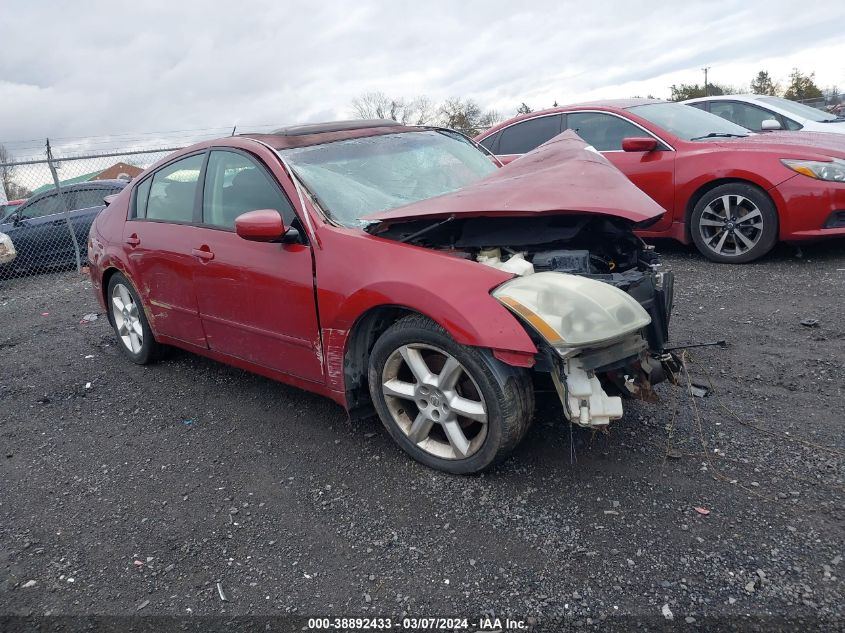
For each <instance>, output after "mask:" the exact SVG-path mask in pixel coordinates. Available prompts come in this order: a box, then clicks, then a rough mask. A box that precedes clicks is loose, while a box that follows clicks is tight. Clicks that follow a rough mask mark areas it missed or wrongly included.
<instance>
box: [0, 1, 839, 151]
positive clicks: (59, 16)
mask: <svg viewBox="0 0 845 633" xmlns="http://www.w3.org/2000/svg"><path fill="white" fill-rule="evenodd" d="M116 7H122V8H117V9H116ZM2 11H3V14H4V15H3V18H4V19H3V23H4V38H3V39H4V45H3V55H2V56H0V140H6V141H18V140H21V139H42V138H44V137H46V136H50V137H54V138H58V139H66V138H67V137H84V136H102V135H107V134H119V133H141V132H150V131H163V130H197V129H208V128H215V129H224V128H231V126H233V125H235V124H238V125H241V126H245V127H250V126H255V125H260V124H278V125H282V124H286V123H294V122H299V121H314V120H318V119H325V118H342V117H347V116H349V115H350V102H351V101H352V99H353V98H354V97H356V96H358V95H360V94H361V93H363V92H367V91H372V90H382V91H384V92H386V93H388V94H392V95H397V96H399V95H404V96H413V95H418V94H426V95H428V96H430V97H431V98H432V99H434V100H440V99H443V98H446V97H450V96H468V97H472V98H474V99H476V100H477V101H479V102H480V103H481V104H483V105H484V106H487V107H493V108H496V109H498V110H500V111H501V112H502V114H504V115H510V114H512V113H513V110H514V109H515V108H516V106H517V105H518V104H519V103H520V102H521V101H527V102H528V103H530V104H532V105H534V106H535V107H542V106H547V105H550V104H551V102H552V101H554V100H557V101H558V102H560V103H566V102H571V101H577V100H581V99H582V98H587V97H595V96H604V97H611V96H620V97H627V96H631V95H632V94H646V93H648V92H651V93H652V94H656V95H658V96H665V95H667V94H668V86H669V84H670V83H676V82H680V81H684V82H696V81H701V78H702V75H701V72H700V68H701V67H702V66H705V65H706V66H710V67H711V73H712V74H711V77H712V78H713V79H714V80H716V81H723V82H724V81H727V82H728V83H747V81H748V80H749V79H750V76H748V73H749V72H755V71H756V70H757V69H758V68H763V67H766V66H765V65H764V64H765V63H766V62H767V61H768V62H776V63H778V64H780V65H781V66H782V67H777V68H775V67H768V69H769V70H770V72H772V74H773V75H775V76H779V77H782V78H785V76H786V74H788V72H789V70H790V68H791V66H789V64H792V63H797V62H795V61H794V60H802V64H806V65H804V67H803V70H805V71H813V70H815V71H816V72H817V78H818V80H819V82H820V83H821V84H822V85H827V84H834V83H836V84H839V85H843V84H845V73H843V66H842V63H841V60H842V59H843V58H845V46H843V45H842V44H839V43H838V41H839V39H841V25H842V24H843V23H845V5H842V3H840V2H832V1H831V2H825V1H817V2H814V3H810V4H808V5H806V6H802V7H801V10H800V11H796V10H795V6H794V3H788V2H783V1H780V0H772V1H770V2H768V3H767V4H766V6H765V8H764V9H761V8H760V7H758V6H754V5H749V4H748V3H747V2H742V1H740V0H711V1H708V2H700V3H699V2H696V3H683V4H681V3H676V4H675V5H673V6H672V8H671V9H668V8H667V5H666V3H665V2H659V3H658V2H656V1H654V0H647V1H642V2H639V3H631V2H601V3H592V4H590V3H562V2H552V1H537V0H535V2H532V3H514V2H511V1H508V2H504V1H484V2H481V1H478V2H476V1H473V2H460V3H456V2H450V1H445V0H435V1H431V2H424V3H423V2H418V1H416V2H409V1H404V0H396V1H394V2H376V1H372V0H370V1H368V0H358V1H357V2H354V3H353V2H341V1H330V2H319V3H318V2H303V1H295V2H272V1H269V0H268V1H264V2H257V1H250V0H241V2H237V3H232V2H227V3H222V2H216V3H210V2H200V1H197V0H184V1H182V2H173V1H171V2H155V1H149V2H142V3H134V4H129V5H115V4H114V3H113V2H97V1H83V2H75V3H63V4H57V3H34V2H29V1H27V0H5V1H4V7H3V10H2ZM784 16H788V19H785V18H784ZM814 51H825V54H824V55H813V52H814ZM749 69H753V70H749ZM728 78H730V79H728ZM191 134H192V133H190V132H185V133H183V134H182V135H181V136H180V135H175V136H174V135H171V136H170V137H169V138H171V139H178V140H185V141H186V140H187V139H189V138H190V137H191ZM11 147H12V149H13V151H17V153H20V152H24V151H28V148H29V146H28V145H26V144H25V143H18V144H16V145H15V144H13V145H12V146H11ZM32 147H33V148H34V147H36V145H35V144H33V145H32Z"/></svg>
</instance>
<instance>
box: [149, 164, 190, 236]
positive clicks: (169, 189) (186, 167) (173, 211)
mask: <svg viewBox="0 0 845 633" xmlns="http://www.w3.org/2000/svg"><path fill="white" fill-rule="evenodd" d="M204 158H205V154H197V155H195V156H189V157H188V158H183V159H182V160H178V161H176V162H175V163H171V164H170V165H168V166H167V167H162V168H161V169H159V170H158V171H157V172H156V173H155V174H153V177H152V181H151V184H150V192H149V196H148V200H147V213H146V216H145V217H146V218H147V219H148V220H164V221H166V222H192V221H193V219H194V200H195V196H196V193H197V182H198V181H199V177H200V170H201V169H202V162H203V159H204Z"/></svg>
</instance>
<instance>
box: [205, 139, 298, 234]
mask: <svg viewBox="0 0 845 633" xmlns="http://www.w3.org/2000/svg"><path fill="white" fill-rule="evenodd" d="M205 174H206V175H205V190H204V192H203V205H202V217H203V224H209V225H211V226H219V227H221V228H227V229H231V228H234V226H235V218H237V217H238V216H239V215H241V214H242V213H246V212H247V211H256V210H257V209H274V210H276V211H278V212H279V213H281V214H282V218H284V221H285V224H288V225H290V224H291V223H292V222H293V219H294V212H293V208H292V207H291V205H290V202H288V199H287V198H286V197H285V195H284V194H283V193H282V192H281V190H280V188H279V186H278V184H276V183H275V182H274V180H273V179H272V178H271V176H270V175H269V174H268V173H267V171H266V170H265V169H264V168H263V167H261V166H260V165H258V164H257V163H256V162H255V161H254V160H252V159H251V158H249V157H247V156H244V155H243V154H240V153H238V152H227V151H223V150H215V151H212V152H211V156H210V157H209V159H208V166H207V167H206V171H205Z"/></svg>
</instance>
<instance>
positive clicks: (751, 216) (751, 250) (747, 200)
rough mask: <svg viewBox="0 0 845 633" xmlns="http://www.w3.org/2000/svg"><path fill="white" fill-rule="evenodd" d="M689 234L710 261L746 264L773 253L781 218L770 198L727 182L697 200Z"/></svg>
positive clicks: (744, 185)
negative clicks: (779, 218) (770, 252)
mask: <svg viewBox="0 0 845 633" xmlns="http://www.w3.org/2000/svg"><path fill="white" fill-rule="evenodd" d="M690 232H691V234H692V240H693V242H695V245H696V247H697V248H698V250H699V251H701V253H702V254H703V255H704V256H705V257H707V258H708V259H711V260H713V261H714V262H722V263H728V264H744V263H746V262H750V261H753V260H755V259H758V258H760V257H762V256H763V255H765V254H766V253H768V252H769V251H770V250H772V247H773V246H774V245H775V243H776V242H777V237H778V215H777V211H776V210H775V205H774V204H773V203H772V201H771V199H769V197H768V196H767V195H766V194H765V193H764V192H763V191H761V190H760V189H758V188H757V187H755V186H753V185H749V184H744V183H728V184H726V185H721V186H719V187H716V188H714V189H711V190H710V191H708V192H707V193H706V194H704V195H703V196H702V198H701V200H699V201H698V204H696V205H695V209H693V212H692V216H691V218H690Z"/></svg>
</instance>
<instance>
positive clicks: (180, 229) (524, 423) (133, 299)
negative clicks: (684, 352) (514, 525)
mask: <svg viewBox="0 0 845 633" xmlns="http://www.w3.org/2000/svg"><path fill="white" fill-rule="evenodd" d="M562 180H563V181H567V182H570V183H571V186H570V187H568V188H566V189H561V187H560V185H559V183H560V182H561V181H562ZM108 202H109V206H108V207H107V208H106V209H105V210H104V211H103V212H102V213H100V215H99V216H98V217H97V219H96V221H95V222H94V225H93V226H92V228H91V234H90V239H89V262H90V274H91V279H92V281H93V285H94V289H95V293H96V296H97V298H98V300H99V301H100V303H101V304H102V306H103V307H104V308H105V310H106V311H107V314H108V316H109V320H110V322H111V323H112V325H113V327H114V329H115V332H116V335H117V338H118V339H119V341H120V347H121V349H122V351H123V352H124V354H125V355H126V356H127V357H128V358H129V359H130V360H132V361H133V362H136V363H147V362H149V361H151V360H153V359H154V358H156V357H157V356H158V355H159V353H160V352H161V351H162V349H163V346H165V345H173V346H177V347H181V348H184V349H186V350H190V351H193V352H196V353H198V354H202V355H205V356H208V357H210V358H213V359H216V360H219V361H222V362H225V363H228V364H231V365H234V366H237V367H240V368H243V369H247V370H250V371H254V372H256V373H259V374H262V375H264V376H268V377H271V378H274V379H276V380H280V381H282V382H286V383H289V384H292V385H297V386H300V387H303V388H305V389H308V390H310V391H314V392H317V393H320V394H323V395H326V396H328V397H330V398H332V399H333V400H335V401H336V402H338V403H340V404H341V405H343V406H344V407H346V409H347V410H348V411H349V413H350V416H351V417H360V416H365V415H370V414H372V413H373V412H375V413H376V414H378V416H379V417H380V418H381V420H382V422H383V423H384V425H385V427H386V428H387V430H388V431H389V433H390V434H391V436H392V437H393V438H394V439H395V440H396V442H397V443H398V444H399V445H400V446H401V447H402V448H403V449H404V450H405V451H407V452H408V453H409V454H410V455H411V456H412V457H414V458H415V459H417V460H419V461H421V462H423V463H425V464H427V465H429V466H432V467H434V468H439V469H442V470H445V471H449V472H454V473H467V472H474V471H478V470H481V469H483V468H486V467H488V466H490V465H491V464H494V463H496V462H497V461H499V460H501V459H503V458H504V457H505V456H506V455H507V454H508V453H509V452H510V451H511V450H512V449H513V448H514V447H515V446H516V445H517V444H518V443H519V441H520V440H521V439H522V437H523V436H524V434H525V432H526V429H527V427H528V424H529V423H530V421H531V417H532V415H533V408H534V387H533V383H534V381H535V380H542V379H543V378H544V377H545V380H546V382H547V383H548V384H549V385H550V386H552V385H553V386H554V388H555V389H556V390H557V392H558V394H559V396H560V398H561V402H562V404H563V413H564V416H565V418H566V419H567V420H568V421H569V422H571V423H573V424H579V425H581V426H584V427H589V428H592V429H605V428H607V425H608V424H609V422H610V421H611V420H615V419H618V418H620V417H621V416H622V414H623V411H622V401H621V399H620V396H621V395H627V396H635V397H640V398H648V399H653V396H654V392H653V390H652V389H651V385H652V384H654V383H656V382H659V381H660V380H662V379H663V378H664V377H665V375H666V373H667V372H666V370H667V369H672V367H671V365H672V362H673V358H672V355H671V353H667V346H666V340H667V337H668V319H669V313H670V311H671V305H672V276H671V273H663V274H661V273H657V272H655V264H656V263H657V260H656V256H655V254H654V252H653V251H651V250H649V249H647V248H645V246H644V244H643V243H642V241H641V240H639V239H638V238H637V237H636V236H634V235H633V231H632V229H633V226H634V225H635V224H637V223H640V222H646V221H649V220H651V219H653V218H655V217H658V216H659V215H660V214H661V213H662V210H661V209H660V207H659V206H658V205H657V204H655V203H654V201H653V200H651V199H650V198H648V196H646V195H645V194H643V193H642V192H640V191H639V190H638V189H637V188H636V187H634V186H633V185H632V184H631V183H630V182H629V181H628V180H627V179H626V178H625V177H624V176H623V175H622V174H621V173H619V171H618V170H616V169H615V168H614V167H613V166H612V165H610V163H608V162H607V161H606V160H604V159H602V158H601V157H600V156H598V155H596V154H595V153H594V152H591V151H588V150H587V149H586V146H585V144H584V143H583V141H582V140H581V139H579V138H578V137H577V136H575V135H574V134H569V135H561V137H560V138H559V139H556V140H555V141H554V142H552V143H546V144H545V145H543V147H541V148H539V149H537V150H536V151H535V152H532V153H531V155H530V156H526V157H525V158H523V160H521V161H518V162H517V163H514V164H513V165H510V166H505V167H503V168H501V169H498V168H497V166H496V165H494V164H493V162H491V161H490V159H489V156H488V155H487V154H486V153H484V152H483V151H481V150H480V149H479V148H478V147H477V146H476V145H474V144H473V143H471V142H470V141H468V140H467V139H465V138H464V137H462V136H461V135H459V134H457V133H454V132H450V131H448V130H442V129H436V128H426V127H421V128H417V127H403V126H399V125H397V124H395V123H392V122H387V121H376V122H367V121H363V122H361V121H357V122H340V123H333V124H323V125H310V126H299V127H295V128H286V129H282V130H278V131H277V132H275V133H273V134H269V135H248V136H238V137H231V138H225V139H220V140H216V141H208V142H205V143H201V144H199V145H194V146H192V147H189V148H187V149H185V150H182V151H180V152H178V153H176V154H174V155H172V156H169V157H168V158H166V159H165V160H164V161H162V162H159V163H158V164H156V165H154V166H152V167H150V168H149V169H148V170H147V171H145V172H144V173H143V174H141V175H140V176H139V177H138V178H136V179H135V180H134V181H133V182H132V184H131V185H129V186H127V187H126V189H124V190H123V191H122V192H121V193H119V194H117V195H116V196H114V197H113V198H111V199H109V200H108ZM675 369H677V368H675Z"/></svg>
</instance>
